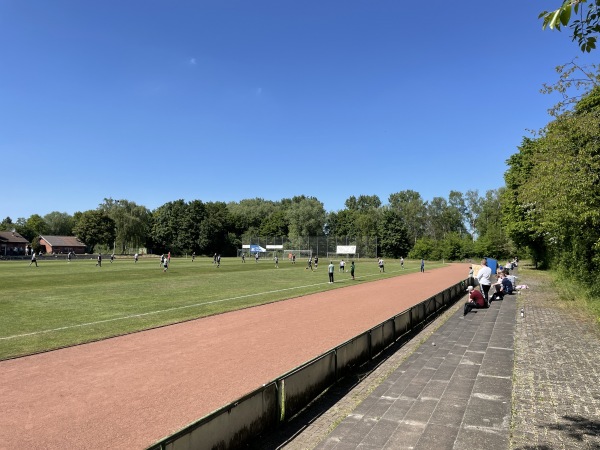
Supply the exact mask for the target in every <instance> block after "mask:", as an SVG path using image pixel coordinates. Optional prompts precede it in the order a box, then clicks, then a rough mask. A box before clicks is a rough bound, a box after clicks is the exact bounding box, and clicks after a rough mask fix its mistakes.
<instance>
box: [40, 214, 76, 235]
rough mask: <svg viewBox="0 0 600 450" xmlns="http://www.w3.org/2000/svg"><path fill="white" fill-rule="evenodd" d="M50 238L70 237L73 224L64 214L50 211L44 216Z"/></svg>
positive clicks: (71, 219)
mask: <svg viewBox="0 0 600 450" xmlns="http://www.w3.org/2000/svg"><path fill="white" fill-rule="evenodd" d="M44 221H45V222H46V225H47V230H48V231H47V232H48V234H49V235H50V236H71V235H72V234H73V226H74V225H75V222H74V220H73V216H71V215H70V214H68V213H66V212H59V211H52V212H50V213H48V214H46V215H45V216H44Z"/></svg>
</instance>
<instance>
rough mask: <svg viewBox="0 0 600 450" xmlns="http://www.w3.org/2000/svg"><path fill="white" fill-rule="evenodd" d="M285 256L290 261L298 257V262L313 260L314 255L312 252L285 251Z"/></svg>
mask: <svg viewBox="0 0 600 450" xmlns="http://www.w3.org/2000/svg"><path fill="white" fill-rule="evenodd" d="M283 254H284V255H285V257H286V258H287V259H289V260H290V261H291V260H292V258H293V255H295V256H296V260H299V259H307V258H312V255H313V253H312V250H283Z"/></svg>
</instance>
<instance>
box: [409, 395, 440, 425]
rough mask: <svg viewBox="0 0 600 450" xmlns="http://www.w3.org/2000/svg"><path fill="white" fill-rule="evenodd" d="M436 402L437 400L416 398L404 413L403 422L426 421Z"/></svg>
mask: <svg viewBox="0 0 600 450" xmlns="http://www.w3.org/2000/svg"><path fill="white" fill-rule="evenodd" d="M437 404H438V402H437V400H429V399H417V400H416V401H415V402H414V403H413V405H412V407H411V408H410V409H409V410H408V412H407V413H406V414H405V416H404V419H403V422H424V423H427V422H428V421H429V419H430V417H431V415H432V414H433V411H435V407H436V406H437Z"/></svg>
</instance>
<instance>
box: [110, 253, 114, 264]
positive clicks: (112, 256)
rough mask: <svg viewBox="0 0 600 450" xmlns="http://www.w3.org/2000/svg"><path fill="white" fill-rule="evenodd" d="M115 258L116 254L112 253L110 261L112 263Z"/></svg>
mask: <svg viewBox="0 0 600 450" xmlns="http://www.w3.org/2000/svg"><path fill="white" fill-rule="evenodd" d="M114 260H115V254H114V253H111V255H110V263H111V264H112V263H113V261H114Z"/></svg>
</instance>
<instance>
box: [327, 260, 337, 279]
mask: <svg viewBox="0 0 600 450" xmlns="http://www.w3.org/2000/svg"><path fill="white" fill-rule="evenodd" d="M327 269H328V272H329V283H330V284H331V283H333V272H335V266H334V265H333V261H330V262H329V266H327Z"/></svg>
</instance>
